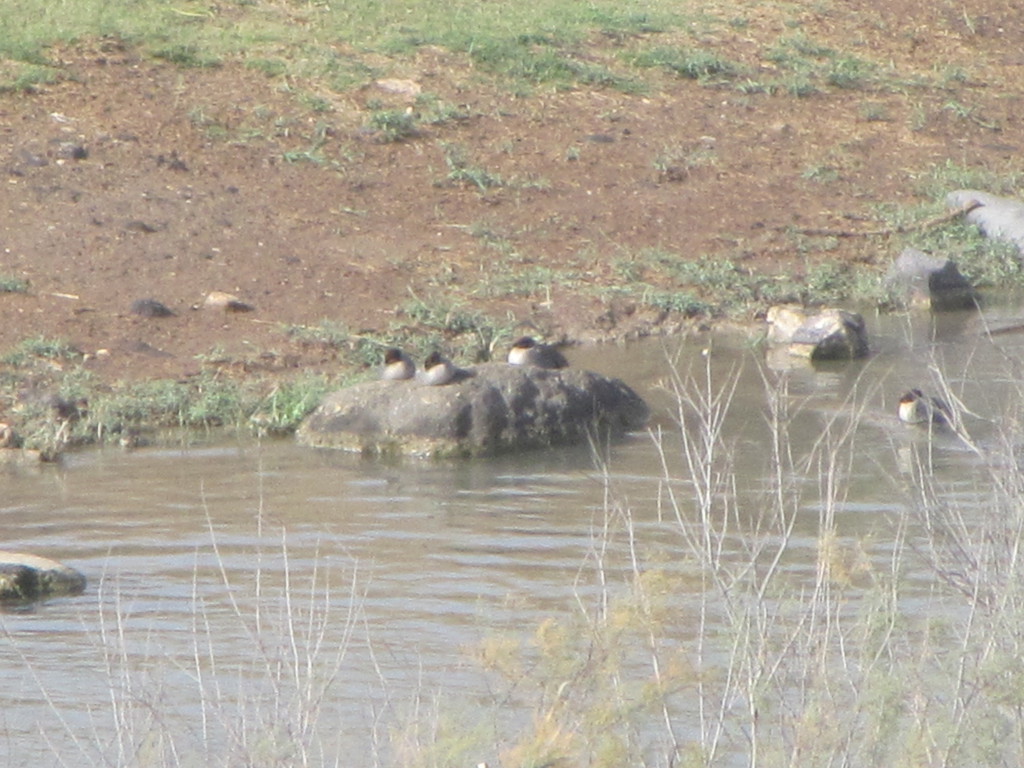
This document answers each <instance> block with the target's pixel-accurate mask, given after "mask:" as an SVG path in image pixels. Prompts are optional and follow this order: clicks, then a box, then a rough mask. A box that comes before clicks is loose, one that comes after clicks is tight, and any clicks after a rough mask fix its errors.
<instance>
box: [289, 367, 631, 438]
mask: <svg viewBox="0 0 1024 768" xmlns="http://www.w3.org/2000/svg"><path fill="white" fill-rule="evenodd" d="M648 414H649V410H648V407H647V404H646V403H645V402H644V401H643V399H642V398H641V397H640V396H639V395H637V394H636V392H634V391H633V390H632V389H630V387H628V386H627V385H626V384H624V383H623V382H622V381H620V380H618V379H612V378H608V377H606V376H602V375H600V374H597V373H593V372H591V371H584V370H579V369H574V368H563V369H558V370H551V369H546V368H537V367H533V366H514V365H507V364H505V363H484V364H481V365H477V366H474V367H473V368H469V369H467V375H465V376H464V377H462V378H461V379H460V380H458V381H456V382H454V383H452V384H448V385H445V386H425V385H423V384H422V383H419V382H417V381H369V382H365V383H362V384H357V385H355V386H353V387H348V388H346V389H342V390H339V391H337V392H334V393H332V394H330V395H328V396H327V397H326V398H325V399H324V401H323V402H322V403H321V404H320V406H319V407H318V408H317V409H316V410H315V411H314V412H313V413H312V414H311V415H310V416H309V417H307V419H306V421H305V422H303V424H302V426H301V427H300V428H299V431H298V439H299V441H300V442H301V443H303V444H305V445H309V446H314V447H321V448H338V449H342V450H348V451H357V452H362V453H369V454H404V455H423V456H479V455H491V454H495V453H503V452H507V451H515V450H522V449H529V448H542V447H550V446H556V445H571V444H575V443H580V442H582V441H585V440H586V439H587V438H588V436H589V435H590V434H594V433H601V432H611V433H622V432H626V431H629V430H633V429H638V428H640V427H642V426H643V425H644V423H645V422H646V420H647V417H648Z"/></svg>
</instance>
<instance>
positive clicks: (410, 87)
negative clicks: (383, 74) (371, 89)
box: [374, 78, 423, 97]
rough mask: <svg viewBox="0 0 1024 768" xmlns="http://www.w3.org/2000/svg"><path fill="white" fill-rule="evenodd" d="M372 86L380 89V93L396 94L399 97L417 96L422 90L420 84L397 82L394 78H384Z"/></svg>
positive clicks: (405, 81) (411, 81) (404, 81)
mask: <svg viewBox="0 0 1024 768" xmlns="http://www.w3.org/2000/svg"><path fill="white" fill-rule="evenodd" d="M374 85H376V86H377V87H378V88H380V89H381V90H382V91H387V92H388V93H397V94H399V95H401V96H411V97H415V96H419V95H420V92H421V91H422V90H423V89H422V88H421V87H420V84H419V83H417V82H415V81H413V80H399V79H394V78H384V79H382V80H377V81H376V82H375V83H374Z"/></svg>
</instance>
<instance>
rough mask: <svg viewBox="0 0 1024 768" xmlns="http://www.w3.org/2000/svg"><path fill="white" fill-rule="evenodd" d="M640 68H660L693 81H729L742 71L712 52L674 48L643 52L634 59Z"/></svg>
mask: <svg viewBox="0 0 1024 768" xmlns="http://www.w3.org/2000/svg"><path fill="white" fill-rule="evenodd" d="M633 64H635V65H636V66H638V67H660V68H661V69H665V70H668V71H669V72H674V73H675V74H677V75H679V76H681V77H686V78H690V79H692V80H708V79H710V78H718V79H728V78H731V77H735V76H736V75H737V74H739V73H740V72H741V71H742V69H743V68H742V67H741V66H740V65H739V64H736V63H734V62H731V61H729V60H728V59H724V58H722V57H721V56H718V55H717V54H715V53H712V52H710V51H706V50H702V49H697V50H685V49H680V48H676V47H674V46H665V47H657V48H652V49H650V50H647V51H641V52H640V53H638V54H636V56H635V57H634V58H633Z"/></svg>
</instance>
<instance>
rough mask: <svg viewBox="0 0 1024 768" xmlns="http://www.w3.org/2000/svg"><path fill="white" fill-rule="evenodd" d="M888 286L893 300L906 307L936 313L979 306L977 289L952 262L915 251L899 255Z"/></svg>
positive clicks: (889, 276) (888, 280)
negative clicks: (920, 308)
mask: <svg viewBox="0 0 1024 768" xmlns="http://www.w3.org/2000/svg"><path fill="white" fill-rule="evenodd" d="M886 285H887V286H888V288H889V293H890V295H891V296H892V297H893V299H894V300H896V301H898V302H901V303H902V304H904V305H905V306H911V307H923V308H927V309H932V310H934V311H936V312H943V311H949V310H957V309H975V308H977V306H978V294H977V292H976V291H975V290H974V286H972V285H971V284H970V283H969V282H968V281H967V278H966V277H964V276H963V275H962V274H961V273H960V270H959V269H957V266H956V263H955V262H954V261H953V260H952V259H944V258H941V257H938V256H929V255H928V254H927V253H924V252H923V251H919V250H917V249H916V248H906V249H904V251H903V253H901V254H900V255H899V257H898V258H897V259H896V261H895V262H894V263H893V265H892V267H891V268H890V269H889V273H888V275H886Z"/></svg>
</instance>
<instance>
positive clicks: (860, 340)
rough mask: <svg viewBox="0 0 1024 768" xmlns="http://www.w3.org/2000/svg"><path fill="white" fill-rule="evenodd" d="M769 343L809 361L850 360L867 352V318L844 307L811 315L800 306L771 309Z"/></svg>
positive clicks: (769, 312) (769, 314)
mask: <svg viewBox="0 0 1024 768" xmlns="http://www.w3.org/2000/svg"><path fill="white" fill-rule="evenodd" d="M767 319H768V342H769V343H770V344H773V345H777V346H784V347H785V348H786V350H787V351H788V352H789V354H791V355H794V356H796V357H803V358H807V359H810V360H849V359H852V358H855V357H863V356H864V355H866V354H867V353H868V334H867V329H866V328H865V326H864V318H863V317H861V316H860V315H858V314H857V313H856V312H847V311H846V310H845V309H823V310H820V311H818V312H816V313H814V314H808V313H807V311H806V310H804V309H802V308H801V307H792V306H775V307H772V308H771V309H769V310H768V317H767Z"/></svg>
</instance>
